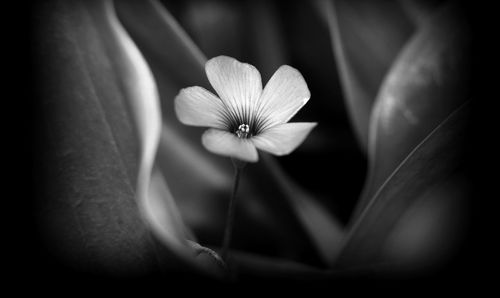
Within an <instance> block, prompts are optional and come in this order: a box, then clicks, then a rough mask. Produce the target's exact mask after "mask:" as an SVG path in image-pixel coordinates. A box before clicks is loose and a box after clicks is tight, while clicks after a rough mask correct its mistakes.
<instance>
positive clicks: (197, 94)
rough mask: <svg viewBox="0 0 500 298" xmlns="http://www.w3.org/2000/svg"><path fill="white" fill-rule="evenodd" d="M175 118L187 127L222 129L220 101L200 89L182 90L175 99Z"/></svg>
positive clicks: (222, 106)
mask: <svg viewBox="0 0 500 298" xmlns="http://www.w3.org/2000/svg"><path fill="white" fill-rule="evenodd" d="M175 113H176V114H177V118H179V120H180V121H181V122H182V123H184V124H187V125H193V126H208V127H216V128H224V127H225V125H224V122H223V119H224V116H223V115H224V114H225V113H226V112H225V107H224V104H223V103H222V101H221V100H220V99H219V98H218V97H217V96H215V95H214V94H212V93H211V92H209V91H207V90H205V89H204V88H202V87H198V86H195V87H189V88H184V89H182V90H181V91H180V92H179V94H178V95H177V97H176V98H175Z"/></svg>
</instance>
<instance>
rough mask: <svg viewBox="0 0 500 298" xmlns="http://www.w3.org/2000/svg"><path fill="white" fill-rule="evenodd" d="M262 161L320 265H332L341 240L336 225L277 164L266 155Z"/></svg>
mask: <svg viewBox="0 0 500 298" xmlns="http://www.w3.org/2000/svg"><path fill="white" fill-rule="evenodd" d="M263 161H264V162H265V164H266V166H267V168H268V169H269V171H270V172H271V174H272V176H273V178H274V179H275V181H276V183H277V184H278V185H279V187H280V188H281V189H283V192H284V193H285V197H286V198H287V199H288V202H289V204H290V205H291V206H292V208H293V210H294V212H295V213H296V215H297V217H298V218H299V219H300V221H301V222H302V224H303V226H304V229H305V230H306V231H307V232H308V235H309V237H310V238H311V240H312V241H313V243H314V244H315V246H316V249H317V250H318V253H319V254H320V256H321V258H322V259H323V261H325V263H326V264H329V265H331V264H333V261H334V259H335V257H336V255H335V253H334V252H336V251H337V250H338V249H339V247H340V245H341V240H342V239H343V236H344V230H343V229H342V226H341V225H340V223H339V222H338V221H337V220H336V219H335V218H334V217H333V216H332V215H331V213H329V212H328V209H326V208H325V207H324V206H321V203H319V202H318V201H317V200H316V199H314V198H313V197H312V196H311V195H310V194H308V193H307V192H306V191H305V190H304V189H302V188H300V187H299V186H298V185H296V184H295V183H293V181H292V180H291V179H290V177H288V176H287V175H286V173H285V172H284V171H283V170H282V169H281V168H280V167H279V166H278V164H277V162H276V161H275V160H274V158H272V157H271V156H269V155H266V156H264V158H263Z"/></svg>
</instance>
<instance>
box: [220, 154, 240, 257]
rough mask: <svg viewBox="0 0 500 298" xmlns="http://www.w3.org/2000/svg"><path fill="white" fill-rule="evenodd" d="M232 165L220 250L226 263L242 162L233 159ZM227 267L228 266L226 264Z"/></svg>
mask: <svg viewBox="0 0 500 298" xmlns="http://www.w3.org/2000/svg"><path fill="white" fill-rule="evenodd" d="M233 165H234V184H233V191H232V193H231V198H230V200H229V209H228V212H227V218H226V227H225V230H224V240H223V243H222V251H221V256H222V260H224V262H225V263H226V265H228V254H229V245H230V244H231V235H232V231H233V222H234V213H235V209H236V208H235V207H236V192H237V191H238V184H239V182H240V174H241V170H242V169H243V166H244V164H242V163H241V162H240V161H235V160H233ZM228 267H229V266H228Z"/></svg>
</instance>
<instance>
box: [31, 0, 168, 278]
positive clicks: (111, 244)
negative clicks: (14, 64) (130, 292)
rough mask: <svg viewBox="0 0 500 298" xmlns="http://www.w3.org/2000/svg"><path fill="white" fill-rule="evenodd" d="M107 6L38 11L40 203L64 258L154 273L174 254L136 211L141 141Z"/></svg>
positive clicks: (56, 4) (49, 6)
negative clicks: (128, 101) (110, 40)
mask: <svg viewBox="0 0 500 298" xmlns="http://www.w3.org/2000/svg"><path fill="white" fill-rule="evenodd" d="M108 4H109V3H108ZM105 5H106V4H105V3H103V2H99V1H85V3H83V1H70V2H68V1H48V2H45V3H44V4H43V5H40V7H39V8H38V10H37V16H36V24H37V27H35V28H36V30H37V32H36V44H35V51H34V55H35V61H37V63H38V65H37V68H36V71H37V75H36V78H37V80H38V81H37V82H38V89H39V94H40V99H39V102H38V103H37V112H38V113H39V118H38V119H39V130H38V133H37V136H38V138H39V140H38V147H37V152H38V153H39V156H38V157H37V165H38V167H37V171H36V176H37V177H38V179H40V180H39V185H40V186H41V188H42V189H41V190H40V191H39V199H38V200H37V207H38V208H37V210H39V213H40V225H41V227H42V233H43V236H42V237H43V238H45V242H46V243H47V245H48V246H49V250H51V251H54V253H55V254H56V255H57V257H58V259H62V260H64V261H65V262H68V263H69V264H70V265H72V266H76V267H82V268H85V270H89V271H98V272H101V273H103V272H113V273H132V272H148V271H149V272H151V271H156V270H157V269H158V261H160V260H163V257H161V256H165V257H166V258H167V259H168V255H169V252H168V251H163V249H162V248H161V246H157V245H156V243H155V241H154V239H153V238H152V237H151V235H150V231H149V228H148V226H147V225H146V224H145V223H144V221H143V219H142V218H141V215H140V213H139V211H138V209H137V203H136V200H135V185H136V173H137V169H138V155H137V151H138V147H137V145H136V144H138V143H139V142H138V138H137V136H136V134H135V132H134V128H133V125H132V121H131V116H130V114H129V110H128V109H127V105H126V101H125V99H124V97H123V96H124V93H123V92H124V90H123V89H122V86H121V85H120V83H119V82H120V81H121V78H120V77H119V76H118V75H117V74H118V73H117V72H116V70H115V68H114V67H115V63H117V62H118V61H116V60H114V61H113V60H112V59H110V58H113V56H111V57H110V56H109V55H108V50H109V48H108V46H109V47H111V48H113V46H112V45H111V44H105V41H106V37H108V34H110V32H109V31H108V32H106V33H105V32H100V29H101V28H99V27H100V26H102V25H103V24H107V22H108V20H107V16H106V10H105ZM108 29H109V28H108ZM160 250H161V251H162V253H161V255H157V251H160Z"/></svg>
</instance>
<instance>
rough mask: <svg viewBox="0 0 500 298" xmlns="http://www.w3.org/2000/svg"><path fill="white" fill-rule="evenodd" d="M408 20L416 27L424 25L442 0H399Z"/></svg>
mask: <svg viewBox="0 0 500 298" xmlns="http://www.w3.org/2000/svg"><path fill="white" fill-rule="evenodd" d="M398 2H399V3H400V5H401V7H402V8H403V10H404V11H405V12H406V14H407V15H408V17H409V18H410V20H411V21H412V22H413V24H414V25H415V26H417V27H420V26H422V25H425V24H426V23H427V21H428V18H429V17H430V16H432V14H433V13H434V11H436V9H437V8H438V7H439V6H440V5H442V4H443V3H442V2H446V1H443V0H399V1H398Z"/></svg>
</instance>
